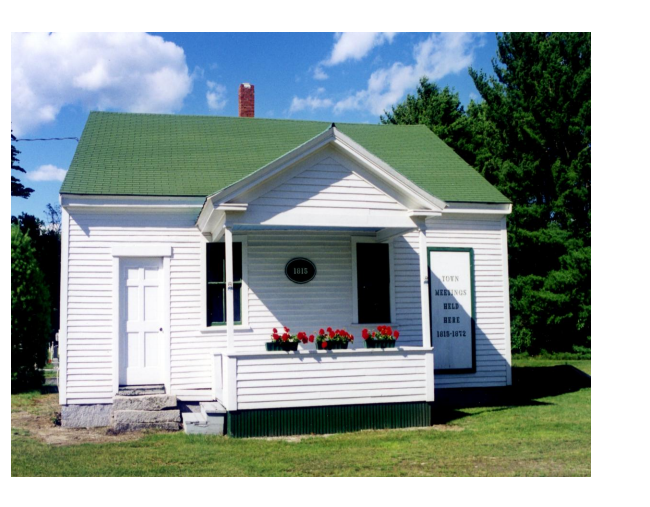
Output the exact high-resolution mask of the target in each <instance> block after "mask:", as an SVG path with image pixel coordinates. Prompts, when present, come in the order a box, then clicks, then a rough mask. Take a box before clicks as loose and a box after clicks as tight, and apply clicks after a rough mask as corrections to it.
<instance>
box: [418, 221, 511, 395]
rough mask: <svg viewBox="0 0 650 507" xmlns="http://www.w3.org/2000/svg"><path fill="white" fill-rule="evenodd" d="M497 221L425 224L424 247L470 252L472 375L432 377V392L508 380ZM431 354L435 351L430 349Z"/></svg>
mask: <svg viewBox="0 0 650 507" xmlns="http://www.w3.org/2000/svg"><path fill="white" fill-rule="evenodd" d="M504 227H505V222H504V221H503V220H502V219H500V218H499V219H492V220H490V219H482V220H478V219H477V220H468V219H463V218H449V217H445V219H443V220H441V219H433V220H427V245H428V246H430V247H455V248H473V249H474V276H475V291H476V294H475V297H476V373H472V374H447V375H445V374H436V388H437V389H438V388H445V387H450V388H451V387H493V386H504V385H506V384H507V379H508V374H509V372H508V370H509V366H508V361H507V359H506V358H507V357H509V347H510V340H509V327H510V322H508V321H507V319H506V315H507V311H506V310H507V305H508V304H509V300H508V294H507V293H506V291H505V283H506V280H505V279H504V267H505V263H507V259H506V258H504V255H503V237H502V234H503V228H504ZM434 355H435V350H434Z"/></svg>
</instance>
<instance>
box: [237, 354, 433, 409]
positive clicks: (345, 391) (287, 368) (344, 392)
mask: <svg viewBox="0 0 650 507" xmlns="http://www.w3.org/2000/svg"><path fill="white" fill-rule="evenodd" d="M235 359H236V361H235V364H234V367H235V369H236V375H235V382H236V385H235V386H234V400H229V401H230V403H231V404H232V406H236V409H237V410H251V409H264V408H279V407H312V406H323V405H351V404H364V403H401V402H408V401H433V376H432V374H431V372H429V368H428V366H429V365H431V366H432V365H433V363H432V361H431V359H432V355H431V349H429V350H428V352H427V351H425V350H424V349H416V350H411V351H399V352H398V351H395V350H392V351H358V352H351V351H342V352H338V353H337V352H336V351H335V352H334V353H308V354H299V355H291V356H287V355H285V354H260V355H252V356H243V357H242V356H239V357H235ZM224 388H225V389H229V388H230V386H228V385H227V383H226V385H225V386H224Z"/></svg>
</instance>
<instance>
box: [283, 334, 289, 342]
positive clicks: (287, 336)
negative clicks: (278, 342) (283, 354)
mask: <svg viewBox="0 0 650 507" xmlns="http://www.w3.org/2000/svg"><path fill="white" fill-rule="evenodd" d="M288 339H289V334H288V333H284V334H283V335H282V341H283V342H286V341H287V340H288Z"/></svg>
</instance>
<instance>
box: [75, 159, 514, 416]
mask: <svg viewBox="0 0 650 507" xmlns="http://www.w3.org/2000/svg"><path fill="white" fill-rule="evenodd" d="M337 171H339V169H337V168H336V167H334V166H332V167H331V172H332V173H333V174H338V173H337ZM324 172H325V173H327V171H324ZM301 174H304V173H301ZM330 176H331V175H330ZM340 176H341V175H340V174H338V176H335V177H336V178H338V177H340ZM345 178H346V177H343V179H342V180H338V182H333V181H331V180H330V181H329V182H322V185H325V186H323V187H322V188H320V190H319V192H317V194H323V195H327V194H330V193H332V194H333V195H336V196H338V197H337V198H341V199H343V201H345V199H347V198H346V197H341V196H353V198H354V199H358V198H359V195H373V192H374V191H375V190H376V189H375V190H373V189H374V188H375V187H373V186H372V185H370V184H368V183H366V184H359V186H358V187H356V186H347V185H348V183H350V180H349V179H348V180H346V179H345ZM294 179H295V178H294ZM294 179H292V180H289V182H285V183H284V184H283V186H281V188H279V189H276V190H274V191H280V190H281V191H282V192H294V191H304V190H305V189H302V190H300V188H298V187H300V185H301V183H300V182H297V181H294ZM310 181H311V183H310V184H315V183H314V179H313V178H311V179H310ZM342 181H343V182H346V183H345V185H344V186H343V187H341V188H345V189H346V190H345V191H341V192H338V191H336V192H330V190H331V189H332V188H339V187H337V185H338V184H339V183H341V182H342ZM350 184H351V183H350ZM357 191H358V192H362V193H361V194H357V193H356V192H357ZM279 195H281V196H282V197H281V198H282V199H285V198H287V196H288V195H289V194H287V195H284V194H279ZM316 200H318V201H320V197H319V198H318V199H316ZM343 201H341V202H343ZM327 202H329V199H328V200H327ZM376 204H377V205H380V206H383V203H382V202H376ZM327 206H329V204H327ZM195 218H196V217H195V212H189V211H188V212H182V213H179V212H177V211H176V212H166V213H162V214H161V213H156V214H153V213H137V214H135V213H132V212H131V213H127V212H124V213H111V214H110V215H109V214H108V213H99V212H91V211H78V210H74V211H73V212H72V213H71V214H70V226H69V247H68V269H67V282H68V292H67V322H66V324H67V338H66V368H65V381H66V401H67V403H110V402H111V400H112V385H113V381H114V379H113V365H112V357H113V350H112V343H113V342H112V340H113V336H112V321H113V293H112V290H113V288H112V283H113V281H112V276H113V275H112V269H113V268H112V263H113V259H112V255H111V248H112V247H113V246H114V245H123V244H143V245H144V244H159V245H169V246H171V247H172V257H171V259H170V307H169V310H168V311H169V316H170V330H169V332H170V379H171V392H172V393H174V394H177V395H179V397H181V398H182V399H187V400H206V399H209V398H210V394H209V393H210V392H211V386H212V363H211V354H212V353H213V352H214V351H215V350H219V349H225V347H226V336H225V328H224V329H223V330H218V331H212V332H203V331H201V329H202V328H203V327H204V322H203V318H204V309H203V308H202V307H201V305H202V291H203V290H204V288H203V287H202V276H203V271H204V270H205V266H203V265H202V259H203V258H204V256H203V254H202V249H203V248H205V240H204V238H203V237H202V236H201V234H200V233H199V232H198V230H197V229H196V227H195V225H194V223H195ZM503 227H504V222H502V221H492V220H468V219H459V218H448V217H447V216H444V217H441V218H438V219H432V220H428V221H427V244H428V246H439V247H441V246H442V247H444V246H446V247H472V248H474V252H475V271H476V310H477V330H476V331H477V332H476V338H477V339H476V351H477V372H476V373H475V374H471V375H438V376H437V379H436V386H437V387H439V388H440V387H474V386H477V387H478V386H496V385H504V384H505V383H506V381H507V380H506V379H507V375H508V368H507V361H506V359H505V358H506V357H508V355H507V350H508V347H509V346H510V344H509V322H508V321H507V318H506V315H507V313H506V309H507V304H508V299H507V293H506V291H505V290H504V287H505V282H506V281H505V280H504V275H503V273H504V266H505V262H506V259H505V258H504V255H503V241H502V239H503V237H502V233H503ZM237 234H246V236H247V257H248V284H249V287H250V289H249V291H248V295H247V298H248V326H247V327H246V328H245V329H243V328H238V329H236V331H235V347H236V349H237V350H242V351H246V350H249V351H253V350H263V347H264V343H265V342H266V341H268V335H269V333H270V331H271V329H272V328H273V327H278V326H282V325H286V326H289V327H290V328H292V331H302V330H304V331H307V332H308V333H312V332H315V331H316V330H317V329H318V328H319V327H321V326H322V327H326V326H333V327H344V328H346V329H348V330H349V331H350V332H352V333H354V334H355V336H357V340H356V343H355V344H354V347H363V343H362V340H361V339H360V338H361V329H362V328H363V327H364V326H358V325H357V326H355V325H351V324H350V323H351V322H352V269H353V268H352V250H351V236H352V235H359V233H357V232H319V231H300V232H298V231H263V232H262V231H255V232H248V233H243V232H241V231H238V232H237ZM293 257H307V258H309V259H311V260H312V261H313V262H314V263H315V264H316V266H317V269H318V275H317V276H316V278H315V279H314V280H313V281H312V282H310V283H308V284H305V285H296V284H293V283H292V282H290V281H289V280H288V279H287V278H286V276H285V275H284V266H285V264H286V262H287V261H288V260H289V259H290V258H293ZM393 259H394V280H395V285H394V291H395V315H396V321H397V322H396V327H397V328H398V329H399V330H400V332H401V336H400V345H404V346H408V345H411V346H420V345H422V328H421V325H422V322H421V320H422V319H421V301H420V275H419V243H418V234H417V232H415V231H414V232H409V233H407V234H405V235H404V236H401V237H397V238H395V239H394V240H393ZM427 340H428V337H427ZM311 347H313V346H309V347H308V348H311ZM301 348H302V346H301ZM434 353H435V351H434ZM341 364H342V363H341ZM395 367H397V366H395ZM242 371H243V372H244V373H246V374H248V373H250V372H246V371H245V369H244V370H242ZM332 372H334V373H332ZM269 373H272V372H269ZM277 373H278V374H280V375H284V374H286V373H287V372H282V371H278V372H277ZM321 373H322V375H323V378H331V379H332V382H331V384H330V385H332V386H334V385H339V384H338V383H337V382H339V381H337V380H334V379H335V378H337V377H336V370H330V369H329V368H322V372H321ZM376 373H377V374H376V375H374V376H373V375H368V378H372V379H373V380H371V381H370V383H373V384H374V385H383V384H381V383H379V384H375V383H376V382H380V380H381V379H380V377H381V376H383V375H384V374H385V373H383V372H382V373H379V372H376ZM294 374H295V375H296V376H295V377H294V380H295V381H296V382H295V383H294V384H292V385H295V386H296V387H297V386H300V389H298V390H294V391H291V386H289V385H287V386H284V387H283V386H282V385H281V381H283V378H266V379H261V381H262V382H266V384H265V386H266V388H271V387H283V388H286V390H285V391H282V392H283V393H284V395H286V396H289V395H291V396H293V397H294V398H295V397H296V396H297V397H299V396H300V395H301V394H302V393H307V392H308V389H309V386H311V385H315V384H317V383H318V382H319V377H318V376H316V377H307V376H304V375H303V372H302V370H296V371H295V372H294ZM310 375H311V373H310ZM408 375H416V374H414V373H410V374H408ZM343 378H345V377H343ZM301 379H302V380H304V383H300V380H301ZM253 380H255V379H248V380H246V379H243V380H242V382H243V383H242V385H241V388H242V389H244V390H245V389H249V391H242V395H243V396H251V398H248V401H243V402H244V403H251V404H256V403H266V401H263V400H265V398H264V396H268V394H269V393H268V392H266V391H264V389H265V386H262V385H257V386H253V385H251V384H247V383H246V382H248V381H251V382H252V381H253ZM257 380H260V379H257ZM276 381H278V382H280V383H278V382H276ZM268 382H271V383H270V384H269V383H268ZM340 382H341V383H344V382H343V381H340ZM403 382H407V383H413V382H418V378H416V377H412V376H411V377H409V376H405V377H404V380H403ZM366 383H367V382H366ZM366 383H364V382H360V383H359V384H366ZM353 384H355V382H352V383H351V384H350V386H352V385H353ZM350 386H348V387H349V389H348V391H350V392H349V393H348V394H349V395H350V396H351V398H349V399H354V398H355V396H356V394H355V392H356V391H358V390H361V391H364V392H366V393H369V392H372V391H377V389H374V388H372V386H365V385H359V386H357V387H350ZM403 387H404V389H414V388H416V387H417V386H416V385H415V384H404V385H403ZM357 388H358V389H357ZM260 389H261V390H260ZM305 389H307V391H305ZM381 390H382V389H379V391H381ZM267 391H268V389H267ZM334 391H336V388H334ZM336 392H338V391H336ZM341 392H342V391H341ZM392 392H393V394H395V395H396V396H397V397H400V396H402V395H403V394H404V393H401V394H400V393H398V392H396V391H392ZM291 396H289V398H290V399H287V400H278V401H277V403H281V404H282V403H285V402H289V401H296V400H295V399H293V398H291ZM373 396H375V395H368V396H367V398H369V399H370V398H373ZM260 397H261V398H260ZM337 399H338V398H337ZM243 400H246V398H243ZM298 401H299V400H298ZM303 401H305V403H307V400H303ZM402 401H407V400H402ZM274 403H275V402H274ZM323 403H324V404H327V403H329V402H327V401H324V402H323ZM332 403H334V402H332ZM251 406H252V405H251ZM274 406H284V405H274ZM296 406H298V405H296ZM305 406H307V405H305Z"/></svg>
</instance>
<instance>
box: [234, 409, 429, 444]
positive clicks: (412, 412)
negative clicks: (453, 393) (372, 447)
mask: <svg viewBox="0 0 650 507" xmlns="http://www.w3.org/2000/svg"><path fill="white" fill-rule="evenodd" d="M426 426H431V404H430V403H428V402H412V403H382V404H372V405H337V406H332V407H298V408H271V409H264V410H261V409H260V410H239V411H235V412H228V414H227V418H226V433H227V434H228V436H230V437H236V438H247V437H277V436H289V435H305V434H326V433H344V432H349V431H360V430H368V429H376V430H378V429H389V428H415V427H426Z"/></svg>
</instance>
